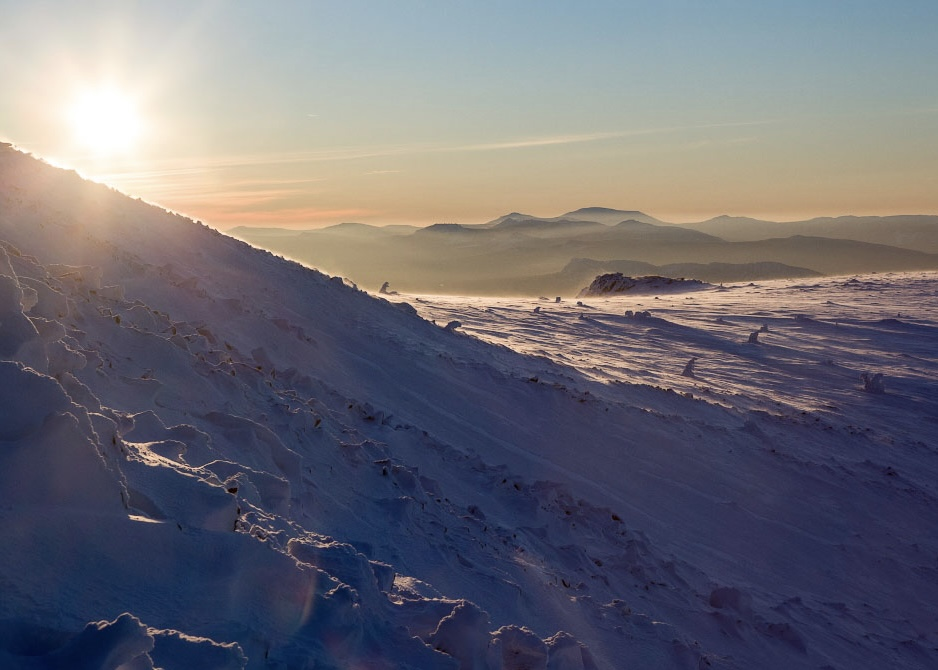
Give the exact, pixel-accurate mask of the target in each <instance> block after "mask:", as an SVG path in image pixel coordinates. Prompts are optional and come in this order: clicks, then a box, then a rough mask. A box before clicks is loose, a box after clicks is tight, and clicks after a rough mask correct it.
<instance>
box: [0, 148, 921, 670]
mask: <svg viewBox="0 0 938 670" xmlns="http://www.w3.org/2000/svg"><path fill="white" fill-rule="evenodd" d="M0 240H2V241H3V243H2V248H3V252H2V253H0V377H2V380H0V396H2V402H0V480H2V481H0V517H2V521H3V524H4V528H5V529H6V531H7V537H8V540H7V541H6V542H4V543H2V544H0V584H2V590H3V596H4V597H3V598H2V599H0V667H14V668H16V667H23V668H65V667H68V668H76V667H78V668H117V667H126V668H149V667H161V668H167V669H170V668H192V667H199V668H241V667H248V668H311V667H324V668H329V667H336V668H338V667H343V668H345V667H357V668H407V667H410V668H436V667H438V668H456V667H461V668H492V669H495V668H506V669H507V668H550V669H551V670H562V669H563V670H565V669H574V668H575V669H580V668H593V667H596V668H621V667H660V668H698V667H724V668H749V667H763V668H792V667H806V668H807V667H825V666H827V667H839V668H847V667H850V668H857V667H870V668H873V667H886V666H892V667H922V668H925V667H932V666H934V664H935V663H936V661H938V651H936V647H938V630H936V629H938V626H936V621H938V605H936V603H938V579H936V576H938V575H936V569H938V539H936V537H935V534H934V527H935V520H936V490H935V488H936V484H935V482H936V481H938V477H936V474H938V472H936V471H938V462H936V456H935V447H936V444H935V441H934V438H933V437H932V436H933V434H934V427H935V420H934V417H936V416H938V411H936V410H938V407H936V404H938V392H936V386H935V380H934V377H935V370H936V366H938V361H936V358H935V344H936V335H935V333H936V332H938V331H936V327H938V313H936V309H935V308H934V307H932V305H934V296H935V294H936V291H938V277H936V276H935V275H934V274H930V275H929V274H922V275H915V276H899V275H896V276H893V277H884V276H876V277H865V278H858V279H857V280H856V281H847V280H846V279H844V278H841V279H839V280H824V282H822V283H821V282H819V283H816V284H810V285H803V286H797V285H795V286H793V285H790V284H784V283H768V284H765V285H760V286H738V287H735V286H734V287H726V288H725V289H724V290H722V291H720V290H712V291H701V292H697V293H694V294H693V295H692V296H687V295H686V294H681V295H665V296H661V297H660V299H659V300H655V296H651V295H643V296H637V297H635V298H631V299H626V298H614V299H609V300H598V301H596V303H595V304H593V303H592V302H590V304H588V305H582V306H574V305H572V304H569V303H560V304H557V303H554V302H548V301H537V300H517V301H511V300H502V301H497V300H482V299H476V298H470V299H458V298H434V297H431V296H424V297H419V298H418V297H416V296H405V295H397V296H391V299H392V300H393V301H394V302H393V303H392V302H388V301H387V300H385V299H383V298H377V297H374V296H369V295H367V294H365V293H363V292H361V291H358V290H356V289H354V288H353V287H351V286H349V285H347V283H346V282H343V281H342V280H341V279H338V278H329V277H326V276H323V275H321V274H319V273H316V272H313V271H310V270H307V269H305V268H302V267H301V266H299V265H296V264H294V263H290V262H286V261H283V260H282V259H279V258H276V257H275V256H272V255H271V254H269V253H267V252H262V251H259V250H256V249H252V248H250V247H248V246H247V245H245V244H243V243H241V242H238V241H235V240H233V239H231V238H227V237H224V236H222V235H220V234H218V233H217V232H215V231H212V230H210V229H208V228H206V227H204V226H200V225H198V224H196V223H193V222H191V221H189V220H186V219H184V218H182V217H179V216H177V215H173V214H170V213H166V212H163V211H162V210H159V209H157V208H153V207H151V206H148V205H145V204H144V203H140V202H138V201H134V200H131V199H129V198H126V197H124V196H121V195H120V194H117V193H114V192H113V191H110V190H108V189H106V188H105V187H102V186H99V185H93V184H88V183H85V182H82V181H81V180H80V179H79V178H78V177H77V176H76V175H74V174H71V173H65V172H62V171H60V170H56V169H53V168H50V167H49V166H47V165H44V164H42V163H40V162H37V161H35V160H33V159H31V158H29V157H26V156H23V155H22V154H19V153H17V152H15V151H13V150H12V149H10V148H5V149H4V150H3V151H2V152H0ZM639 298H640V299H639ZM404 302H408V303H411V304H403V303H404ZM588 302H589V301H588ZM639 303H641V304H639ZM535 308H540V309H538V310H537V311H536V312H535ZM626 309H628V310H633V317H632V318H627V317H625V316H622V314H624V312H625V310H626ZM639 311H649V312H650V315H649V316H644V317H642V318H637V317H636V316H635V314H636V313H637V312H639ZM416 312H419V315H418V314H417V313H416ZM896 313H901V314H902V315H901V316H897V315H896ZM421 315H422V316H423V317H425V318H421ZM433 320H435V321H436V322H437V323H438V324H440V326H442V325H444V324H447V323H450V322H452V321H459V322H460V324H461V326H459V327H455V326H454V327H451V328H443V327H440V326H437V325H436V324H434V323H433ZM763 326H766V327H767V330H762V327H763ZM760 331H761V332H760ZM752 332H758V333H759V335H758V336H757V341H756V342H754V343H750V342H748V338H749V337H750V335H751V333H752ZM691 357H696V358H697V362H696V364H695V366H693V372H692V374H693V376H684V375H682V374H681V372H682V370H683V369H684V368H686V363H687V361H688V360H689V359H690V358H691ZM861 372H869V373H877V372H881V373H884V374H885V384H886V386H885V393H869V392H865V391H864V390H863V385H862V382H860V380H859V374H860V373H861Z"/></svg>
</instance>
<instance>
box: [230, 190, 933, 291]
mask: <svg viewBox="0 0 938 670" xmlns="http://www.w3.org/2000/svg"><path fill="white" fill-rule="evenodd" d="M232 234H234V235H235V236H237V237H239V238H240V239H243V240H245V241H247V242H251V243H252V244H255V245H257V246H261V247H264V248H266V249H270V250H272V251H276V252H278V253H282V254H284V255H286V256H288V257H290V258H293V259H295V260H298V261H301V262H303V263H306V264H308V265H311V266H313V267H318V268H321V269H323V270H325V271H327V272H330V273H333V274H339V275H343V276H347V277H349V278H351V279H352V280H353V281H355V282H356V283H357V284H359V285H361V286H364V287H367V288H370V289H372V290H377V289H378V287H380V286H381V285H382V284H383V283H384V282H385V281H388V282H391V284H392V285H393V286H394V287H395V289H396V290H399V291H405V292H416V293H420V292H423V293H457V294H458V293H465V294H475V293H478V294H484V295H510V294H522V295H543V294H545V293H552V294H558V293H559V294H568V295H569V294H575V293H576V292H577V291H579V290H580V289H581V288H582V287H583V286H584V280H586V283H588V282H589V281H590V280H591V279H592V277H583V276H582V275H581V274H579V273H577V274H576V276H574V273H571V271H570V270H569V269H568V265H569V264H570V263H571V261H573V260H574V259H592V260H593V261H595V262H596V263H598V264H599V265H601V266H602V271H603V272H615V271H629V272H634V270H623V269H620V267H619V266H618V265H616V264H621V263H630V264H631V263H643V264H646V265H647V266H648V269H647V270H645V271H644V272H645V273H649V274H655V273H656V274H673V276H682V277H687V278H694V279H701V280H705V281H709V282H733V281H756V280H759V279H784V278H788V277H807V276H817V275H839V274H858V273H865V272H874V271H875V272H889V271H908V270H929V269H938V216H896V217H838V218H822V219H813V220H811V221H803V222H788V223H774V222H771V221H761V220H758V219H749V218H743V217H731V216H719V217H715V218H713V219H710V220H709V221H704V222H700V223H693V224H674V223H666V222H663V221H660V220H658V219H656V218H655V217H652V216H650V215H648V214H645V213H644V212H641V211H638V210H625V209H612V208H607V207H585V208H581V209H577V210H573V211H571V212H567V213H566V214H562V215H560V216H556V217H539V216H533V215H530V214H522V213H519V212H511V213H509V214H505V215H503V216H500V217H498V218H496V219H493V220H492V221H489V222H487V223H482V224H460V223H438V224H434V225H431V226H427V227H424V228H416V227H414V228H411V227H407V226H400V227H396V228H395V229H393V230H389V229H385V228H381V227H377V226H369V225H366V224H339V225H337V226H331V227H329V228H325V229H318V230H307V231H302V233H292V234H289V233H284V232H283V231H278V230H270V231H268V232H262V231H260V230H259V229H257V228H253V229H238V230H235V231H232ZM623 259H627V260H623ZM594 276H595V275H594Z"/></svg>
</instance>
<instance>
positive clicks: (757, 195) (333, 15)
mask: <svg viewBox="0 0 938 670" xmlns="http://www.w3.org/2000/svg"><path fill="white" fill-rule="evenodd" d="M0 10H2V15H3V16H4V21H3V23H2V24H0V43H2V44H3V45H4V47H3V49H4V53H5V57H4V58H3V59H0V77H2V81H4V86H3V90H2V92H0V135H2V136H3V137H5V138H6V139H7V140H9V141H12V142H14V143H15V144H17V145H19V146H21V147H23V148H25V149H27V150H30V151H33V152H35V153H37V154H39V155H41V156H44V157H46V158H48V159H50V160H52V161H54V162H56V163H59V164H63V165H68V166H71V167H75V168H76V169H78V170H79V171H80V172H82V173H83V174H86V175H89V176H92V177H95V178H98V179H102V180H105V181H108V182H109V183H112V184H114V185H115V186H117V187H118V188H121V189H122V190H125V191H128V192H130V193H132V194H134V195H140V196H142V197H144V198H145V199H147V200H150V201H154V202H158V203H160V204H163V205H164V206H166V207H169V208H172V209H176V210H179V211H182V212H184V213H187V214H190V215H191V216H193V217H195V218H199V219H202V220H205V221H206V222H208V223H211V224H213V225H217V226H219V227H222V228H224V227H228V226H232V225H239V224H247V225H288V226H294V227H298V226H306V225H309V226H317V225H324V224H328V223H335V222H338V221H344V220H357V221H365V222H371V223H417V224H424V223H432V222H434V221H462V222H475V221H485V220H488V219H491V218H494V217H496V216H498V215H500V214H503V213H506V212H508V211H512V210H518V211H525V212H529V213H532V214H539V215H556V214H560V213H562V212H564V211H567V210H570V209H575V208H578V207H582V206H590V205H599V206H607V207H619V208H623V209H641V210H643V211H646V212H648V213H651V214H654V215H656V216H659V217H660V218H664V219H667V220H675V221H687V220H701V219H705V218H708V217H710V216H714V215H717V214H722V213H729V214H736V215H751V216H759V217H766V218H776V219H794V218H802V217H808V216H814V215H835V214H848V213H852V214H885V213H938V167H936V166H938V40H936V39H935V36H936V35H938V2H934V1H933V0H912V1H906V2H902V1H900V2H885V1H883V2H869V1H866V2H863V1H853V2H847V1H834V0H814V1H812V2H803V1H789V2H742V1H725V0H717V1H707V2H702V1H698V2H667V1H664V2H622V1H620V2H582V3H574V2H558V1H541V2H533V1H532V2H511V1H503V2H484V1H483V2H455V1H447V0H437V1H435V2H429V1H427V2H411V1H407V0H401V1H397V2H361V1H359V2H354V1H352V2H286V1H281V2H254V1H249V0H242V1H240V2H222V1H218V0H213V1H211V2H204V1H203V2H198V1H195V2H175V1H169V2H146V1H140V2H83V3H66V2H58V3H57V2H45V3H43V2H31V3H22V2H7V1H5V0H0ZM101 87H107V88H108V89H109V90H111V91H112V92H116V93H115V95H118V96H124V97H125V98H126V99H127V100H128V101H129V102H128V109H132V111H130V112H127V113H128V114H132V115H134V116H135V117H136V121H138V122H139V123H138V124H137V125H138V126H139V128H138V132H136V133H135V134H134V138H133V140H132V141H128V142H127V143H126V145H125V146H122V148H121V150H120V151H119V152H118V151H111V152H102V151H97V150H91V149H90V148H89V142H88V140H89V138H88V137H87V136H86V137H81V134H82V133H83V132H86V134H87V132H89V131H82V130H81V124H79V125H78V127H76V125H75V124H74V123H72V124H69V123H66V122H64V121H63V116H64V112H63V110H68V109H71V107H73V106H74V103H73V102H72V101H73V100H75V99H76V97H80V96H81V95H82V93H83V91H89V90H91V91H96V90H100V89H101ZM121 125H122V123H121V120H120V119H114V120H113V121H111V122H110V123H109V124H107V126H108V127H106V128H104V129H101V128H97V129H96V130H95V131H94V132H95V133H97V134H96V135H95V137H96V138H98V137H100V133H102V132H103V133H107V132H108V128H114V129H117V128H119V127H121ZM115 132H116V130H115ZM82 140H84V141H82ZM106 141H107V138H106V137H104V138H102V139H101V140H100V143H101V144H106Z"/></svg>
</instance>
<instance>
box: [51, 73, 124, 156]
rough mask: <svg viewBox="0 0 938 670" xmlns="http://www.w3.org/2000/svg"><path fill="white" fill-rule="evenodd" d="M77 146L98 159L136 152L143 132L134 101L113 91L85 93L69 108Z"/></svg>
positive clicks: (95, 90) (108, 89)
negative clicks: (135, 149)
mask: <svg viewBox="0 0 938 670" xmlns="http://www.w3.org/2000/svg"><path fill="white" fill-rule="evenodd" d="M67 114H68V122H69V125H70V126H71V131H72V138H73V140H74V142H75V143H76V144H77V145H78V146H80V147H82V148H83V149H85V150H88V151H90V152H92V153H93V154H94V155H96V156H99V157H110V156H116V155H119V154H127V153H130V152H132V151H133V150H134V148H135V147H136V145H137V142H138V141H139V139H140V135H141V132H142V122H141V118H140V114H139V112H138V111H137V109H136V105H135V104H134V101H133V99H132V98H131V97H130V96H129V95H127V94H126V93H122V92H121V91H119V90H117V89H114V88H97V89H89V90H86V91H84V92H82V93H80V94H79V95H77V96H76V97H75V99H74V100H73V101H72V103H71V105H69V107H68V111H67Z"/></svg>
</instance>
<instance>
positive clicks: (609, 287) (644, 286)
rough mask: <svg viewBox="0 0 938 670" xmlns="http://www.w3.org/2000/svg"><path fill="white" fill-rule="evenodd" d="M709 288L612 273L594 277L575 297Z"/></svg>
mask: <svg viewBox="0 0 938 670" xmlns="http://www.w3.org/2000/svg"><path fill="white" fill-rule="evenodd" d="M711 287H712V286H711V285H710V284H707V283H705V282H702V281H700V280H697V279H683V278H681V279H672V278H671V277H659V276H657V275H650V276H647V277H628V276H626V275H623V274H622V273H619V272H613V273H610V274H603V275H599V276H598V277H596V279H594V280H593V281H592V282H591V283H590V285H589V286H587V287H586V288H584V289H583V290H582V291H580V293H579V295H578V296H577V297H578V298H585V297H591V296H609V295H616V294H619V293H630V294H633V293H659V294H665V293H681V292H684V291H699V290H701V289H705V288H711Z"/></svg>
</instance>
